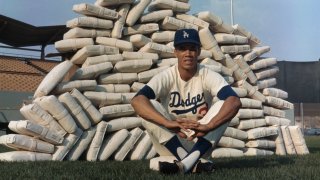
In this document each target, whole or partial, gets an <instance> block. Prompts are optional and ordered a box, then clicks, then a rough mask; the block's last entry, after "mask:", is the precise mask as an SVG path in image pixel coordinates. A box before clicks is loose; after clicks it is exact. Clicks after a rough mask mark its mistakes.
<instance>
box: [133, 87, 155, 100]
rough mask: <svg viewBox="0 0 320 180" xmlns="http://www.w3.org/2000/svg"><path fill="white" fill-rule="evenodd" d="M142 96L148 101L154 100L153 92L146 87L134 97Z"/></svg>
mask: <svg viewBox="0 0 320 180" xmlns="http://www.w3.org/2000/svg"><path fill="white" fill-rule="evenodd" d="M138 95H143V96H145V97H147V98H148V99H155V98H156V95H155V94H154V91H153V90H152V89H151V88H150V87H149V86H148V85H145V86H144V87H143V88H142V89H140V91H138V93H137V94H136V95H135V96H138Z"/></svg>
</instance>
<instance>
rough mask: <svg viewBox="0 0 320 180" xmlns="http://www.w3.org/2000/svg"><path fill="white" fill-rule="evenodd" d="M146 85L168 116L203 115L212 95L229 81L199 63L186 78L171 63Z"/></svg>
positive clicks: (173, 117) (215, 94)
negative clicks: (194, 70)
mask: <svg viewBox="0 0 320 180" xmlns="http://www.w3.org/2000/svg"><path fill="white" fill-rule="evenodd" d="M147 85H148V86H149V87H150V88H151V89H152V90H153V92H154V95H155V98H156V99H159V100H160V103H161V104H162V105H163V107H164V108H165V109H166V110H167V112H168V113H169V115H170V117H171V119H176V118H178V117H179V118H182V117H189V118H192V117H199V116H204V115H205V114H206V113H207V111H208V106H209V103H211V101H212V99H213V97H214V96H217V95H218V93H219V91H220V90H221V89H222V88H223V87H225V86H228V83H227V82H226V81H225V79H224V78H223V77H222V76H221V75H220V74H218V73H216V72H214V71H212V70H210V69H209V68H207V67H205V66H203V65H199V64H198V67H197V73H196V74H195V75H194V76H193V77H192V78H191V79H190V80H189V81H184V80H182V79H181V77H180V74H179V71H178V65H174V66H172V67H170V68H168V69H166V70H164V71H163V72H161V73H159V74H157V75H156V76H154V77H153V78H152V79H151V80H150V81H149V83H148V84H147ZM229 89H231V88H229Z"/></svg>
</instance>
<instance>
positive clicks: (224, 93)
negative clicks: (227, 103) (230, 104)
mask: <svg viewBox="0 0 320 180" xmlns="http://www.w3.org/2000/svg"><path fill="white" fill-rule="evenodd" d="M217 96H218V98H219V99H220V100H226V99H227V98H228V97H230V96H235V97H238V95H237V93H236V92H234V90H233V89H232V88H231V86H230V85H226V86H224V87H223V88H221V89H220V91H219V92H218V94H217Z"/></svg>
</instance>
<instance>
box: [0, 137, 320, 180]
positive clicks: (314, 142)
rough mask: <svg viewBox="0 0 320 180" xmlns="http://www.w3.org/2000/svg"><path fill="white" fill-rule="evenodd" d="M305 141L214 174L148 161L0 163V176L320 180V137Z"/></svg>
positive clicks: (236, 161)
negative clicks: (176, 170)
mask: <svg viewBox="0 0 320 180" xmlns="http://www.w3.org/2000/svg"><path fill="white" fill-rule="evenodd" d="M306 142H307V145H308V148H309V151H310V154H308V155H299V156H297V155H294V156H293V155H290V156H289V155H288V156H276V155H274V156H264V157H261V156H260V157H241V158H219V159H214V162H215V164H216V166H217V169H216V171H215V172H214V173H211V174H186V175H180V174H177V175H163V174H160V173H158V172H155V171H152V170H150V169H149V162H148V161H146V160H144V161H124V162H116V161H104V162H87V161H75V162H69V161H62V162H54V161H46V162H0V174H1V176H0V179H179V180H180V179H182V178H183V179H197V180H200V179H205V180H208V179H219V180H223V179H237V180H238V179H246V180H251V179H252V180H257V179H259V180H264V179H272V180H273V179H281V180H286V179H288V180H289V179H290V180H291V179H299V180H301V179H320V171H319V167H320V161H319V159H320V136H310V137H306ZM0 151H1V152H5V151H8V149H7V148H4V147H2V146H1V149H0Z"/></svg>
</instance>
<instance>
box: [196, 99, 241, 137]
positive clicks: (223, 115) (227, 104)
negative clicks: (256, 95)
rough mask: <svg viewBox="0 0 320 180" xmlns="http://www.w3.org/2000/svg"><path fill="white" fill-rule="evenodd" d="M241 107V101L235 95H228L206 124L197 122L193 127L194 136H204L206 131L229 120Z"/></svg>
mask: <svg viewBox="0 0 320 180" xmlns="http://www.w3.org/2000/svg"><path fill="white" fill-rule="evenodd" d="M240 107H241V101H240V99H239V97H237V96H229V97H228V98H227V99H226V100H225V101H224V103H223V105H222V107H221V108H220V110H219V112H218V113H217V114H216V115H215V116H214V117H213V118H212V119H211V120H210V122H209V123H208V124H199V125H198V126H197V127H195V128H193V130H195V131H196V133H195V135H194V136H196V137H200V136H205V135H206V134H207V133H208V132H210V131H212V130H214V129H215V128H217V127H219V126H221V125H222V124H224V123H226V122H228V121H231V119H232V118H233V117H234V116H235V115H236V114H237V113H238V110H239V109H240Z"/></svg>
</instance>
